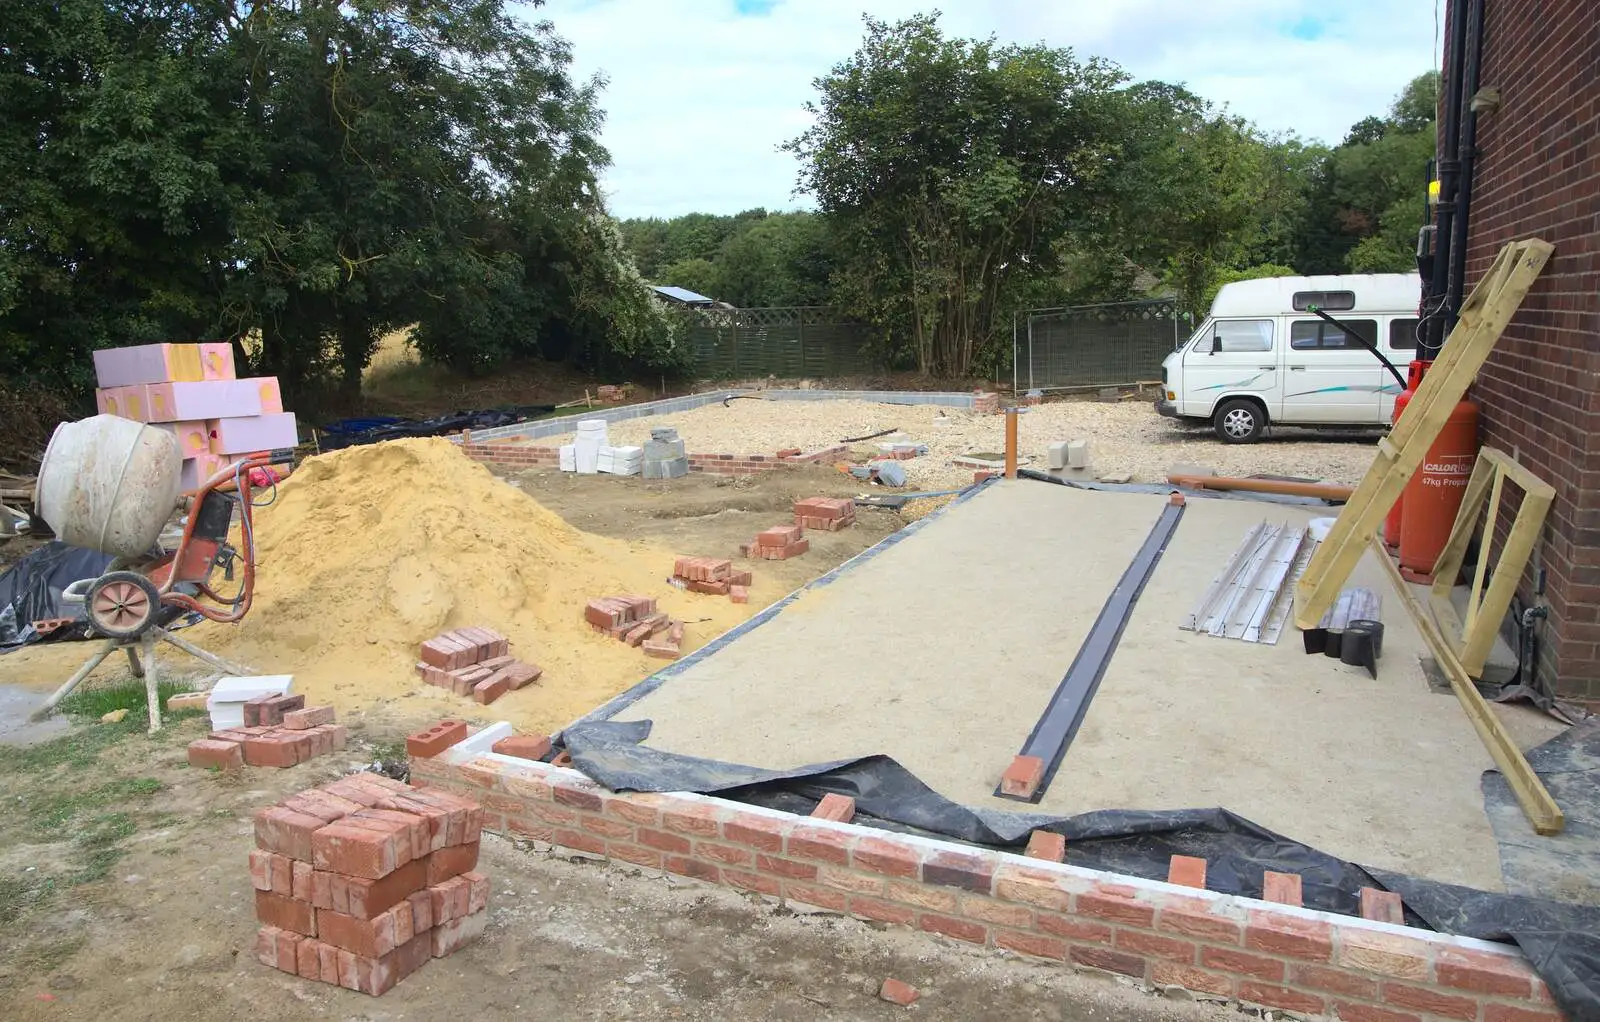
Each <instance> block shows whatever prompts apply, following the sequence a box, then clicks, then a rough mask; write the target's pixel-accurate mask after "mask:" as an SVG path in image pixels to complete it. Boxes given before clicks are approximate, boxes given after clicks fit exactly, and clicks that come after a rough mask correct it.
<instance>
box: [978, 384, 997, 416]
mask: <svg viewBox="0 0 1600 1022" xmlns="http://www.w3.org/2000/svg"><path fill="white" fill-rule="evenodd" d="M972 410H973V411H974V412H975V413H977V414H978V415H994V414H995V413H997V412H999V411H1000V395H999V394H996V393H993V392H992V391H984V390H975V391H973V392H972Z"/></svg>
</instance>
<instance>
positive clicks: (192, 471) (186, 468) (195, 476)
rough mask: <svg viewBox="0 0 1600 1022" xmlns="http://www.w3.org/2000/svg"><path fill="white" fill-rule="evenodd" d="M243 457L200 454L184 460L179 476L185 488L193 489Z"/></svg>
mask: <svg viewBox="0 0 1600 1022" xmlns="http://www.w3.org/2000/svg"><path fill="white" fill-rule="evenodd" d="M243 460H244V459H243V458H228V457H224V456H223V455H220V454H210V453H206V454H200V455H197V456H195V457H193V458H185V459H184V460H183V474H182V475H181V476H179V480H180V482H181V485H182V486H183V488H184V489H185V490H193V489H196V488H198V487H199V486H200V484H201V483H203V482H205V481H206V480H207V479H210V478H211V477H212V476H213V475H216V474H217V473H218V472H220V471H222V470H223V469H224V468H226V467H228V466H229V465H231V464H233V463H234V462H237V461H243Z"/></svg>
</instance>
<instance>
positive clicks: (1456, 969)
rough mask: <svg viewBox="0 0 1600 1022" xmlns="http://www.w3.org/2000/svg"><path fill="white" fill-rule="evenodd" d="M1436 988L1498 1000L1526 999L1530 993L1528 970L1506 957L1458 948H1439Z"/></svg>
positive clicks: (1521, 963) (1521, 964)
mask: <svg viewBox="0 0 1600 1022" xmlns="http://www.w3.org/2000/svg"><path fill="white" fill-rule="evenodd" d="M1433 968H1434V973H1435V975H1436V976H1437V977H1438V980H1439V985H1440V986H1445V987H1453V988H1455V989H1457V990H1470V991H1472V992H1474V993H1479V994H1496V995H1499V996H1501V997H1528V996H1529V995H1530V994H1531V993H1532V990H1533V975H1532V970H1531V969H1530V968H1529V967H1528V966H1527V964H1526V963H1524V962H1522V961H1519V960H1517V959H1513V958H1511V957H1509V956H1507V955H1494V954H1488V953H1486V952H1483V951H1468V950H1465V949H1459V948H1448V947H1446V948H1440V949H1439V950H1438V952H1437V957H1436V958H1435V961H1434V966H1433Z"/></svg>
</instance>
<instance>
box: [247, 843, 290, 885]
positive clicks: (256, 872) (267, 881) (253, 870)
mask: <svg viewBox="0 0 1600 1022" xmlns="http://www.w3.org/2000/svg"><path fill="white" fill-rule="evenodd" d="M275 858H286V857H285V856H279V855H277V854H276V853H274V852H268V851H265V850H263V849H260V848H252V849H250V886H251V887H254V888H255V889H256V890H258V891H270V890H272V860H273V859H275Z"/></svg>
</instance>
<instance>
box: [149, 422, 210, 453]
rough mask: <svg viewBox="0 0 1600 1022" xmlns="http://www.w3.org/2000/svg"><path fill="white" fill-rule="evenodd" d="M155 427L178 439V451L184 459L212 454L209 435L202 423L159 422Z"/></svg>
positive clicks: (204, 424)
mask: <svg viewBox="0 0 1600 1022" xmlns="http://www.w3.org/2000/svg"><path fill="white" fill-rule="evenodd" d="M156 425H157V426H158V427H159V428H161V429H164V430H166V431H167V432H168V433H171V434H172V435H173V436H175V437H177V438H178V449H179V450H181V451H182V452H183V456H184V457H185V458H193V457H195V456H196V455H200V454H210V453H212V452H211V433H210V431H209V430H208V429H207V428H206V423H205V422H204V421H199V422H159V423H156Z"/></svg>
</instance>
